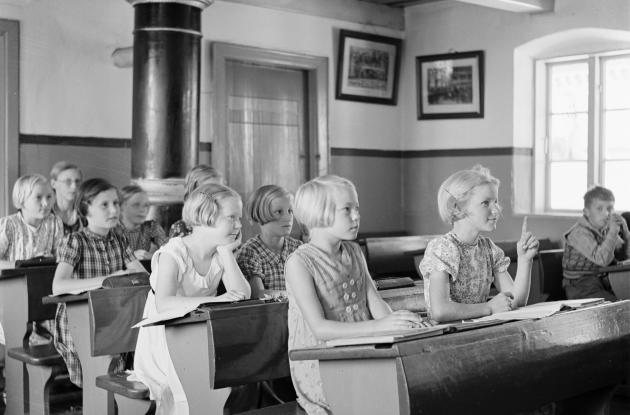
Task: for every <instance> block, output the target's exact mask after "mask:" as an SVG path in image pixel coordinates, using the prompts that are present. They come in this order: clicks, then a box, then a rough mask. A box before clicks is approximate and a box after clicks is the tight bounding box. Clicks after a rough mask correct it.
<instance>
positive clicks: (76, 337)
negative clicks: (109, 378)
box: [42, 292, 113, 415]
mask: <svg viewBox="0 0 630 415" xmlns="http://www.w3.org/2000/svg"><path fill="white" fill-rule="evenodd" d="M42 301H43V302H44V303H45V304H57V303H66V311H67V314H68V330H69V331H70V335H71V336H72V340H73V341H74V345H75V346H76V350H77V354H78V355H79V360H80V361H81V369H83V413H84V414H90V415H107V414H108V408H113V404H112V403H111V402H108V395H107V391H106V390H104V389H101V388H97V387H96V377H97V376H100V375H104V374H106V373H107V370H108V369H109V364H110V362H111V357H110V356H95V357H94V356H92V351H91V346H90V312H89V307H88V294H87V292H86V293H82V294H77V295H70V294H64V295H58V296H50V297H44V298H43V299H42ZM109 415H113V413H109Z"/></svg>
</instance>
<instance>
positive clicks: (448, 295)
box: [420, 166, 538, 322]
mask: <svg viewBox="0 0 630 415" xmlns="http://www.w3.org/2000/svg"><path fill="white" fill-rule="evenodd" d="M499 183H500V182H499V180H498V179H497V178H495V177H493V176H492V175H491V174H490V170H488V169H486V168H484V167H482V166H475V167H473V168H472V169H470V170H461V171H458V172H456V173H454V174H452V175H451V176H450V177H449V178H448V179H446V180H445V181H444V183H442V185H441V186H440V189H439V191H438V209H439V212H440V216H441V217H442V220H443V221H444V222H446V223H448V224H450V225H451V226H452V227H453V228H452V230H451V231H450V232H448V233H447V234H445V235H442V236H441V237H439V238H436V239H434V240H432V241H431V242H429V244H428V246H427V249H426V252H425V254H424V258H423V259H422V262H421V263H420V272H421V273H422V275H423V277H424V281H425V283H424V284H425V285H424V296H425V300H426V304H427V309H428V311H429V315H430V317H431V318H432V319H434V320H436V321H439V322H446V321H454V320H462V319H469V318H475V317H482V316H487V315H490V314H494V313H498V312H502V311H509V310H512V309H515V308H518V307H520V306H524V305H525V304H526V302H527V297H528V295H529V286H530V278H531V269H532V260H533V258H534V255H536V252H537V250H538V240H537V239H536V238H535V237H534V236H533V235H532V234H531V233H530V232H528V231H527V218H525V219H523V227H522V231H521V236H520V239H519V240H518V242H517V244H516V249H517V254H518V268H517V271H516V279H515V280H513V279H512V277H511V276H510V274H509V273H508V272H507V268H508V266H509V265H510V259H509V258H508V257H506V256H505V254H504V252H503V251H502V250H501V248H499V247H497V246H496V245H495V244H494V242H492V241H491V240H490V239H489V238H488V237H486V236H483V235H482V233H484V232H492V231H494V229H495V228H496V225H497V221H498V220H499V217H500V216H501V206H500V205H499V195H498V191H499ZM492 284H494V285H495V287H496V288H497V290H498V291H499V294H497V295H496V296H494V297H493V298H492V299H490V300H489V301H488V298H489V294H490V286H491V285H492Z"/></svg>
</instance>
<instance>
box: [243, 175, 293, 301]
mask: <svg viewBox="0 0 630 415" xmlns="http://www.w3.org/2000/svg"><path fill="white" fill-rule="evenodd" d="M292 201H293V196H292V195H291V193H289V191H288V190H286V189H284V188H283V187H280V186H276V185H273V184H270V185H265V186H261V187H259V188H258V189H256V190H255V191H254V192H253V193H252V194H251V195H250V197H249V199H248V201H247V205H246V211H247V214H248V216H249V218H250V220H251V221H252V222H254V223H257V224H258V225H259V226H260V233H259V234H258V235H256V236H254V237H252V238H250V239H249V240H247V242H245V243H244V244H243V246H242V247H241V249H240V250H239V252H238V255H237V257H236V260H237V262H238V265H239V267H240V268H241V270H242V271H243V274H244V275H245V278H247V280H248V281H249V284H250V285H251V287H252V298H260V297H262V296H263V295H264V291H265V290H272V291H285V290H286V284H285V281H284V263H285V262H286V260H287V258H288V257H289V255H291V254H292V253H293V251H295V250H296V249H297V247H298V246H300V245H302V241H299V240H297V239H295V238H292V237H291V236H290V234H291V228H292V227H293V206H292Z"/></svg>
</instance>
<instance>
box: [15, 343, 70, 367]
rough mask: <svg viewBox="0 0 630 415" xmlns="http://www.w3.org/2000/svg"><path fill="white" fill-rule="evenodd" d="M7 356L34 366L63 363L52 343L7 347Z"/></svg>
mask: <svg viewBox="0 0 630 415" xmlns="http://www.w3.org/2000/svg"><path fill="white" fill-rule="evenodd" d="M8 354H9V357H12V358H13V359H17V360H19V361H20V362H23V363H26V364H27V365H35V366H61V367H62V368H65V363H64V361H63V358H62V357H61V355H60V354H59V353H58V352H57V350H56V349H55V346H54V345H53V344H52V343H48V344H41V345H36V346H28V347H14V348H12V349H9V353H8Z"/></svg>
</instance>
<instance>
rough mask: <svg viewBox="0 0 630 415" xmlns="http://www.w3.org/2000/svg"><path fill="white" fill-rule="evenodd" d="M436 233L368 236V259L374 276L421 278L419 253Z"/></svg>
mask: <svg viewBox="0 0 630 415" xmlns="http://www.w3.org/2000/svg"><path fill="white" fill-rule="evenodd" d="M435 237H436V235H414V236H390V237H381V238H366V239H365V247H366V252H367V255H366V260H367V264H368V269H369V270H370V273H371V274H372V278H374V279H378V278H385V277H410V278H413V279H419V278H420V274H419V272H418V266H417V264H418V262H419V259H418V258H417V257H418V255H416V254H421V253H422V252H424V249H426V247H427V244H428V243H429V241H430V240H432V239H433V238H435Z"/></svg>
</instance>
